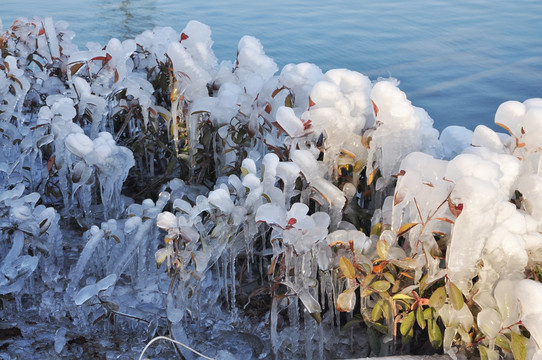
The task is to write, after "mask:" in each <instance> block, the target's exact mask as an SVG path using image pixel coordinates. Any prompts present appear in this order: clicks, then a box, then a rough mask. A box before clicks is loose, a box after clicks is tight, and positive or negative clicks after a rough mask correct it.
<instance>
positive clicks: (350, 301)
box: [336, 288, 356, 312]
mask: <svg viewBox="0 0 542 360" xmlns="http://www.w3.org/2000/svg"><path fill="white" fill-rule="evenodd" d="M336 306H337V310H339V311H341V312H350V311H352V310H354V306H356V288H348V289H346V290H344V291H343V292H342V293H341V294H340V295H339V296H338V297H337V304H336Z"/></svg>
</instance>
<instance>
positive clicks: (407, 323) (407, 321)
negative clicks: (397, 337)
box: [399, 311, 416, 336]
mask: <svg viewBox="0 0 542 360" xmlns="http://www.w3.org/2000/svg"><path fill="white" fill-rule="evenodd" d="M415 322H416V316H415V314H414V311H411V312H409V313H408V315H407V316H405V318H404V319H403V322H402V323H401V326H400V328H399V330H400V331H401V335H403V336H407V334H408V333H409V332H410V330H412V328H413V327H414V323H415Z"/></svg>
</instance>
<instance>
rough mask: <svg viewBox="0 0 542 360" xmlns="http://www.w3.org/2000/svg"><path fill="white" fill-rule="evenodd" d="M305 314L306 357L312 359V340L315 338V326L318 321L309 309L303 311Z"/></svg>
mask: <svg viewBox="0 0 542 360" xmlns="http://www.w3.org/2000/svg"><path fill="white" fill-rule="evenodd" d="M303 312H304V314H305V317H304V319H303V320H304V321H303V325H304V326H303V327H304V329H303V334H304V335H305V358H306V359H312V358H313V351H314V350H313V344H312V341H313V339H314V332H315V326H316V322H315V321H314V319H313V318H312V317H311V316H310V315H309V313H308V311H306V310H305V311H303Z"/></svg>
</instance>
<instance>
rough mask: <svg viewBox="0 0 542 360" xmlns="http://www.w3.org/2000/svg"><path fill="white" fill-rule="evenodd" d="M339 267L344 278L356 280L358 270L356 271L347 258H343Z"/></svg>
mask: <svg viewBox="0 0 542 360" xmlns="http://www.w3.org/2000/svg"><path fill="white" fill-rule="evenodd" d="M339 265H340V267H341V271H342V272H343V275H344V277H346V278H347V279H351V280H353V279H355V278H356V269H354V265H352V263H351V262H350V260H348V259H347V258H345V257H344V256H341V258H340V259H339Z"/></svg>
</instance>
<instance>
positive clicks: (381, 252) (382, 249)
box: [376, 239, 390, 260]
mask: <svg viewBox="0 0 542 360" xmlns="http://www.w3.org/2000/svg"><path fill="white" fill-rule="evenodd" d="M389 249H390V245H389V244H388V242H387V241H386V240H384V239H380V240H378V241H377V242H376V252H377V253H378V256H380V259H382V260H386V259H387V257H388V251H389Z"/></svg>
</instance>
